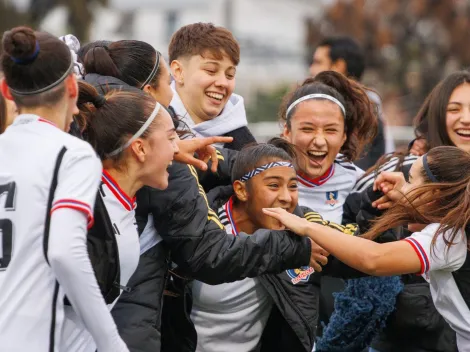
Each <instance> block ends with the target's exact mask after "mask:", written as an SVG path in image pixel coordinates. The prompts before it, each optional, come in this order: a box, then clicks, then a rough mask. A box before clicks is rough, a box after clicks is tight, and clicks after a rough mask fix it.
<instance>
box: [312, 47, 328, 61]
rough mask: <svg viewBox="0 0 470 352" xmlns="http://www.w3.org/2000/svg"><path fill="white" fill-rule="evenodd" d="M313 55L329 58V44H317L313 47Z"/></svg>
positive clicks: (317, 57)
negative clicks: (317, 45)
mask: <svg viewBox="0 0 470 352" xmlns="http://www.w3.org/2000/svg"><path fill="white" fill-rule="evenodd" d="M313 56H314V57H315V58H316V59H320V58H323V59H329V58H330V47H329V46H319V47H317V48H316V49H315V53H314V54H313Z"/></svg>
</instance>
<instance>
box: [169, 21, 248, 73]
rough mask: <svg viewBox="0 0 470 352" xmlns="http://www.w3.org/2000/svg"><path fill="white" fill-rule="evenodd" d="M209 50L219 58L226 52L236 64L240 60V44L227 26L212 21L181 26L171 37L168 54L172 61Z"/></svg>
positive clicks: (202, 53) (202, 54)
mask: <svg viewBox="0 0 470 352" xmlns="http://www.w3.org/2000/svg"><path fill="white" fill-rule="evenodd" d="M206 51H209V52H210V53H211V54H212V55H214V57H215V58H216V59H217V60H221V59H222V57H223V56H222V55H223V53H225V54H226V55H227V56H228V57H229V58H230V60H232V62H233V63H234V64H235V65H238V63H239V62H240V46H239V45H238V42H237V41H236V39H235V38H234V36H233V34H232V33H231V32H230V31H229V30H228V29H226V28H223V27H216V26H214V25H213V24H212V23H201V22H199V23H193V24H189V25H187V26H184V27H181V28H180V29H178V31H176V32H175V33H174V34H173V36H172V37H171V41H170V46H169V48H168V54H169V59H170V62H172V61H173V60H178V59H180V58H182V57H188V56H194V55H201V56H204V54H205V52H206Z"/></svg>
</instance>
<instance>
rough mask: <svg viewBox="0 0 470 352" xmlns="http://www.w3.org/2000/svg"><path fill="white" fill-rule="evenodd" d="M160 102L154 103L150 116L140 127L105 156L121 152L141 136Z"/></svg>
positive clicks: (157, 109) (158, 109) (152, 118)
mask: <svg viewBox="0 0 470 352" xmlns="http://www.w3.org/2000/svg"><path fill="white" fill-rule="evenodd" d="M160 106H161V105H160V103H157V104H156V105H155V109H153V112H152V114H151V115H150V117H149V118H148V119H147V121H145V123H144V124H143V125H142V127H141V128H140V129H139V130H138V131H137V132H136V133H135V134H134V135H133V136H132V137H131V138H130V139H129V140H128V141H127V142H126V143H125V144H124V145H123V146H121V147H119V148H117V149H116V150H113V151H112V152H111V153H109V154H108V155H107V156H108V157H111V156H115V155H117V154H119V153H120V152H122V151H123V150H124V149H126V148H128V147H129V146H130V145H131V144H132V142H134V141H135V140H136V139H137V138H139V137H140V136H142V134H143V133H144V132H145V130H146V129H147V128H148V127H149V126H150V124H151V123H152V121H153V120H154V119H155V117H156V116H157V114H158V111H160Z"/></svg>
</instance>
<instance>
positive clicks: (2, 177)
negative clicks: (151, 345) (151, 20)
mask: <svg viewBox="0 0 470 352" xmlns="http://www.w3.org/2000/svg"><path fill="white" fill-rule="evenodd" d="M2 47H3V48H2V49H3V50H2V52H3V54H2V58H1V64H2V69H3V72H4V75H5V79H4V80H3V81H2V84H1V90H2V95H3V96H4V97H5V98H7V99H12V100H14V101H15V103H16V105H17V107H18V109H19V112H20V115H19V116H18V117H17V118H16V119H15V121H14V123H13V124H12V125H11V126H10V127H9V128H8V130H7V131H6V132H5V133H3V134H2V135H1V136H0V164H1V165H2V167H1V171H0V200H1V203H0V205H1V207H0V219H1V220H0V230H1V231H0V233H1V237H2V242H1V243H2V246H1V262H0V277H1V279H0V280H1V285H2V289H1V290H0V310H1V312H2V314H1V315H0V346H1V349H2V350H4V351H38V352H43V351H44V352H46V351H59V343H60V340H61V336H62V333H63V324H64V297H65V295H67V297H68V299H69V300H70V302H71V304H72V306H73V309H74V310H75V312H76V313H77V315H78V316H80V319H81V320H82V321H83V325H84V327H85V328H86V329H87V330H88V331H89V333H90V334H91V336H93V339H94V340H95V342H96V345H97V347H98V350H99V351H109V352H111V351H128V349H127V347H126V345H125V344H124V342H123V341H122V340H121V338H120V337H119V335H118V332H117V329H116V327H115V324H114V322H113V319H112V317H111V314H110V313H109V310H108V308H107V307H106V304H105V302H104V299H103V297H102V295H101V292H100V290H99V288H98V284H97V281H96V278H95V276H94V273H93V269H92V267H91V263H90V260H89V257H88V253H87V246H86V234H87V228H88V227H90V226H91V225H92V224H93V214H92V209H93V206H94V202H95V197H96V193H97V190H98V185H99V182H100V177H101V163H100V160H99V159H98V158H97V156H96V154H95V152H94V151H93V149H92V148H91V146H90V145H89V144H88V143H86V142H84V141H81V140H79V139H77V138H75V137H72V136H70V135H69V134H67V133H65V132H66V131H68V129H69V128H70V124H71V123H72V119H73V114H74V113H76V112H78V110H77V105H76V102H77V97H78V87H77V82H76V79H75V76H74V75H73V73H72V69H73V64H74V62H73V60H72V57H71V54H70V51H69V49H68V48H67V46H66V45H65V43H63V42H61V41H60V40H59V39H58V38H55V37H54V36H52V35H50V34H47V33H43V32H34V31H33V30H32V29H30V28H27V27H16V28H14V29H12V30H11V31H7V32H5V34H4V36H3V41H2Z"/></svg>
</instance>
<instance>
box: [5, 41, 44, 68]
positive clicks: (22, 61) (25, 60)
mask: <svg viewBox="0 0 470 352" xmlns="http://www.w3.org/2000/svg"><path fill="white" fill-rule="evenodd" d="M38 55H39V42H38V41H37V40H36V47H35V48H34V52H33V53H32V54H31V55H30V56H28V57H25V58H23V59H18V58H16V57H13V56H10V57H11V59H12V60H13V62H14V63H15V64H20V65H26V64H29V63H30V62H33V61H34V60H35V59H36V58H37V57H38Z"/></svg>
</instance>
